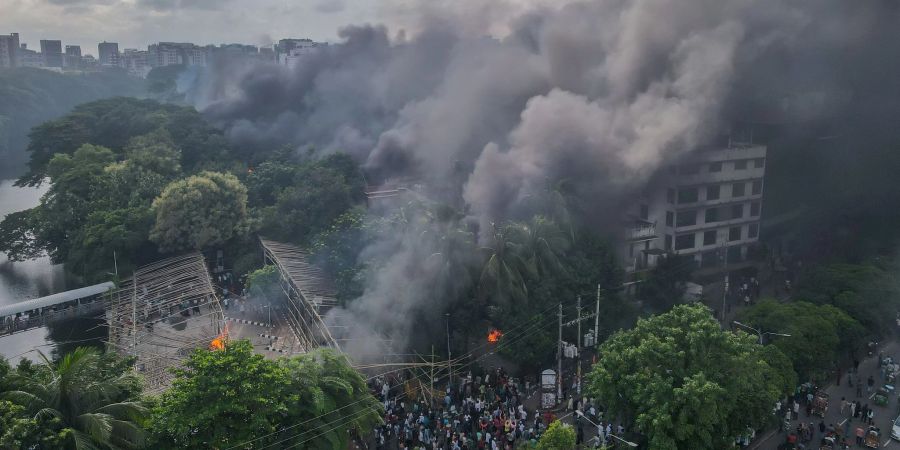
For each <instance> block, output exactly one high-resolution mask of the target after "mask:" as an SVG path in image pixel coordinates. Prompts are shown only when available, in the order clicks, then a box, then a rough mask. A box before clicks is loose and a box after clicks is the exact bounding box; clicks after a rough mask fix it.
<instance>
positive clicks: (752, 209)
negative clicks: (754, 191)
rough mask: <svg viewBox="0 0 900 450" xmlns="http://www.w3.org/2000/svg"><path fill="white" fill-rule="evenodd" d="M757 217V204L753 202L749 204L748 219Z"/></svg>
mask: <svg viewBox="0 0 900 450" xmlns="http://www.w3.org/2000/svg"><path fill="white" fill-rule="evenodd" d="M756 216H759V202H753V203H751V204H750V217H756Z"/></svg>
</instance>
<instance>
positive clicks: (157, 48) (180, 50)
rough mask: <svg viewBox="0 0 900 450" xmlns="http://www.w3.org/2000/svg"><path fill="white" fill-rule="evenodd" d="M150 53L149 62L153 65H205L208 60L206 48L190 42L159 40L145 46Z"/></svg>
mask: <svg viewBox="0 0 900 450" xmlns="http://www.w3.org/2000/svg"><path fill="white" fill-rule="evenodd" d="M147 51H148V52H149V54H150V59H149V63H150V65H151V66H153V67H162V66H171V65H173V64H184V65H188V66H205V65H207V60H208V51H207V48H204V47H200V46H198V45H195V44H191V43H190V42H159V43H157V44H151V45H150V46H148V47H147Z"/></svg>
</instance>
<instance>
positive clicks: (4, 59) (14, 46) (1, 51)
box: [0, 33, 19, 67]
mask: <svg viewBox="0 0 900 450" xmlns="http://www.w3.org/2000/svg"><path fill="white" fill-rule="evenodd" d="M18 65H19V33H10V34H5V35H3V34H0V67H16V66H18Z"/></svg>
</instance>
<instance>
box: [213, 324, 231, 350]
mask: <svg viewBox="0 0 900 450" xmlns="http://www.w3.org/2000/svg"><path fill="white" fill-rule="evenodd" d="M227 342H228V324H227V323H226V324H225V328H223V329H222V332H221V333H219V335H218V336H216V338H215V339H213V340H212V342H210V343H209V349H210V350H212V351H215V350H225V344H226V343H227Z"/></svg>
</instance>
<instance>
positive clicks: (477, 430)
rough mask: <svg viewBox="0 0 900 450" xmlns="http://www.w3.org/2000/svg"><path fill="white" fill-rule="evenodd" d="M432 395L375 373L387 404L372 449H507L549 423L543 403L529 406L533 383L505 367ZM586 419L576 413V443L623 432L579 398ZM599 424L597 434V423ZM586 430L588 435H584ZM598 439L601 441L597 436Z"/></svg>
mask: <svg viewBox="0 0 900 450" xmlns="http://www.w3.org/2000/svg"><path fill="white" fill-rule="evenodd" d="M453 381H454V383H453V384H451V385H448V386H447V387H446V388H445V389H443V390H442V391H440V392H433V393H432V394H433V395H432V398H429V396H428V395H427V394H426V395H422V396H417V398H412V397H413V395H410V384H411V383H412V381H411V380H409V379H408V378H406V379H404V377H403V376H385V377H376V378H374V379H373V380H371V381H370V388H371V390H372V392H373V394H374V395H375V396H376V397H378V398H379V399H380V400H381V401H382V403H383V406H384V410H385V416H384V424H383V425H381V426H379V427H377V428H376V429H375V430H374V448H375V449H378V450H388V449H404V450H405V449H416V450H419V449H423V450H425V449H428V450H432V449H443V450H476V449H478V450H506V449H515V448H523V447H524V448H528V447H529V446H531V447H533V446H535V445H536V444H537V442H538V440H540V437H541V435H542V434H543V433H544V432H545V431H546V430H547V427H548V426H549V424H550V423H551V422H553V421H554V420H556V416H555V414H553V413H552V412H548V411H545V412H541V411H540V409H538V407H539V405H538V404H534V405H533V406H531V407H527V406H526V402H528V403H533V402H529V401H528V399H529V398H530V397H531V396H532V395H533V394H535V392H534V390H535V388H536V387H535V386H533V385H532V383H530V382H526V383H524V384H523V383H522V381H521V380H518V379H515V378H512V377H510V376H509V375H508V374H507V373H506V371H504V370H503V368H498V369H496V370H494V371H492V372H489V373H487V374H485V375H484V376H473V374H472V373H471V372H469V373H468V374H467V375H465V376H463V377H461V378H460V379H455V380H453ZM577 406H578V407H579V408H583V411H584V413H583V414H584V416H585V417H584V418H582V416H581V415H578V414H575V415H573V416H572V422H574V426H575V429H576V436H577V441H578V445H581V444H586V443H587V442H586V440H585V437H586V434H591V435H594V436H597V438H594V439H593V441H594V443H599V442H609V443H612V435H613V434H621V433H624V431H625V430H624V429H623V428H622V427H621V426H618V427H614V426H613V424H612V423H609V422H607V421H604V420H603V412H602V409H601V408H600V407H599V406H598V405H596V404H594V403H593V402H591V401H590V400H589V399H587V400H584V401H583V402H579V403H578V404H577ZM595 425H596V428H597V429H596V432H595V433H594V432H593V431H594V430H593V427H594V426H595ZM586 430H587V433H586ZM598 438H599V439H598Z"/></svg>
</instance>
